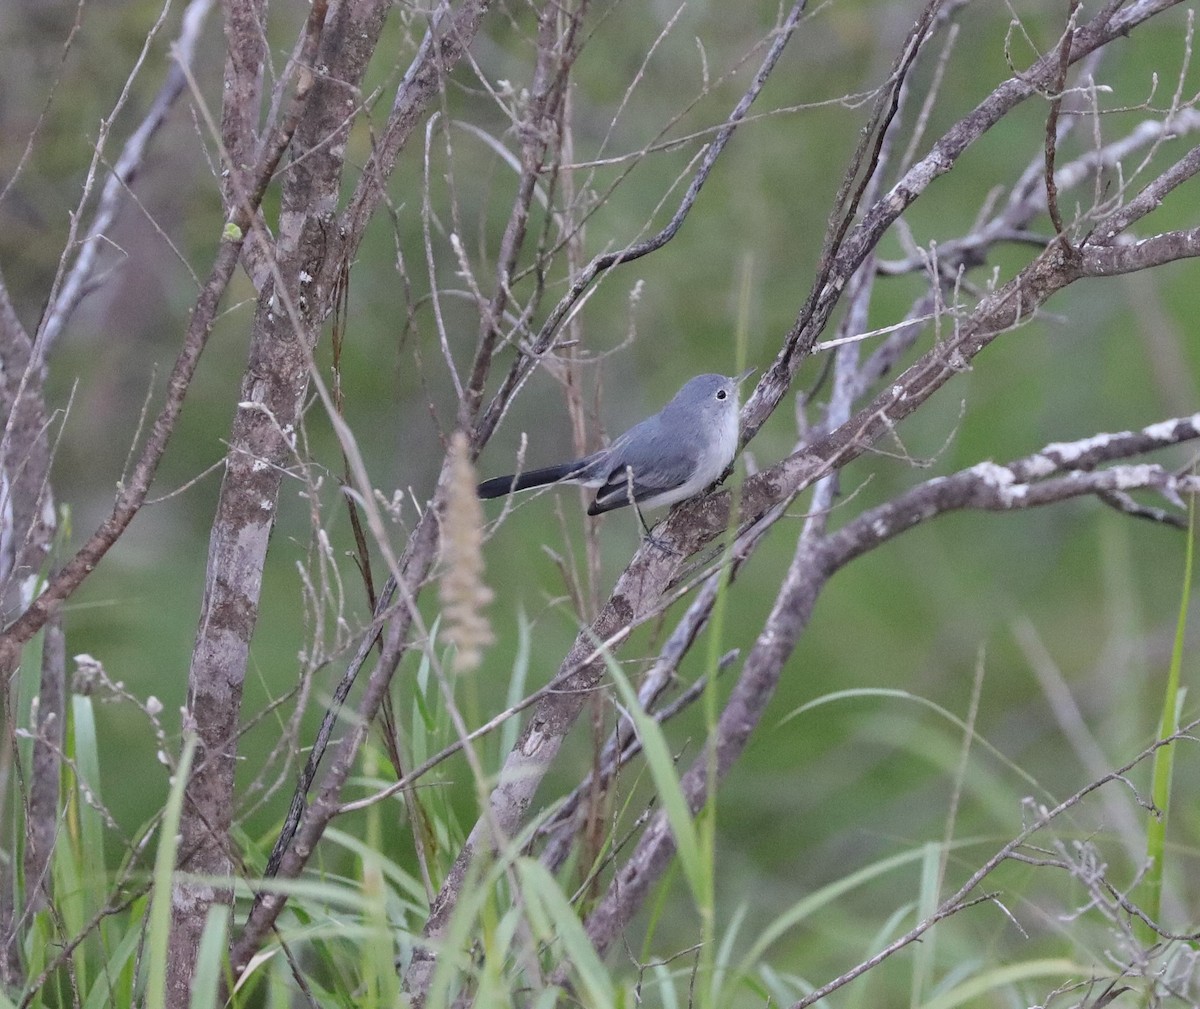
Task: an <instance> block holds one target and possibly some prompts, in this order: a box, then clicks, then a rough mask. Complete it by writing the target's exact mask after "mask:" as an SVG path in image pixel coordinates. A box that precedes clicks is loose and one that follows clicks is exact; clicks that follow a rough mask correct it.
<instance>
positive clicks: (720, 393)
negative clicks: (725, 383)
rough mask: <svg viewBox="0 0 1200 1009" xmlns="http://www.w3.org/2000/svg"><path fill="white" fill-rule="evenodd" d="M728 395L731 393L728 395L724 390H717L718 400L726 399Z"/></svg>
mask: <svg viewBox="0 0 1200 1009" xmlns="http://www.w3.org/2000/svg"><path fill="white" fill-rule="evenodd" d="M728 395H729V393H727V392H726V391H725V390H724V389H718V390H717V399H725V398H726V397H727V396H728Z"/></svg>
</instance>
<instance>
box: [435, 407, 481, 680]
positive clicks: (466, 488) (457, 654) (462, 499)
mask: <svg viewBox="0 0 1200 1009" xmlns="http://www.w3.org/2000/svg"><path fill="white" fill-rule="evenodd" d="M475 482H476V480H475V467H474V466H472V465H471V455H470V447H469V445H468V443H467V436H466V435H465V434H464V433H463V432H462V431H455V432H454V436H453V437H452V438H451V439H450V480H449V484H448V486H447V488H446V510H445V512H444V514H443V516H442V577H441V586H440V592H439V595H440V598H441V601H442V628H443V629H442V635H443V637H444V638H445V640H446V641H448V642H450V643H451V644H452V645H454V649H455V651H454V668H455V669H456V670H458V671H459V672H469V671H471V670H474V669H477V668H478V667H479V663H480V661H481V660H482V658H483V649H484V648H485V647H486V646H487V645H490V644H491V643H492V641H493V640H494V638H493V637H492V628H491V625H490V624H489V623H488V619H487V615H486V614H485V613H484V609H485V608H486V607H487V605H488V603H490V602H491V601H492V590H491V589H489V588H488V587H487V585H485V584H484V581H483V549H482V548H483V506H482V505H480V503H479V497H478V496H477V495H476V493H475Z"/></svg>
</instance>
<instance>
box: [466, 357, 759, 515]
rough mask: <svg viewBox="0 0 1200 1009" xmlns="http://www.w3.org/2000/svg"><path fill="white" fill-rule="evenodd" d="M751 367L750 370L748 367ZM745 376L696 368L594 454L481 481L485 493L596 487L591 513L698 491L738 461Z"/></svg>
mask: <svg viewBox="0 0 1200 1009" xmlns="http://www.w3.org/2000/svg"><path fill="white" fill-rule="evenodd" d="M747 374H749V372H747ZM743 378H745V376H744V375H743V376H739V377H738V378H729V377H728V376H725V375H697V376H696V377H695V378H693V379H692V380H691V381H690V382H688V383H687V384H686V385H685V386H684V387H683V388H682V389H680V390H679V392H677V393H676V394H675V398H674V399H672V400H671V402H670V403H668V404H667V405H666V406H665V407H663V408H662V410H661V411H659V412H658V413H656V414H654V415H653V416H652V417H647V418H646V419H645V420H643V421H642V422H641V423H639V424H635V425H634V426H633V427H631V428H630V429H629V430H628V431H626V432H625V433H624V434H623V435H621V437H619V438H618V439H617V440H616V441H614V442H613V443H612V444H611V445H610V446H609V447H608V448H606V449H601V450H600V451H599V452H595V453H593V454H592V455H589V456H584V457H583V458H582V459H575V460H573V461H571V462H565V463H560V464H558V465H557V466H546V467H544V468H542V469H535V470H530V471H529V472H526V473H519V474H515V475H510V476H502V477H495V478H493V479H491V480H485V481H484V482H483V483H481V484H480V485H479V496H480V497H482V498H494V497H502V496H504V495H505V494H511V493H513V492H515V491H522V490H527V489H528V488H530V487H542V486H544V485H546V484H551V483H575V484H582V485H583V486H585V487H595V488H597V490H596V497H595V499H594V500H593V501H592V503H591V505H590V506H589V507H588V514H589V515H599V514H600V513H601V512H606V511H611V510H612V509H613V508H620V507H622V506H624V505H627V504H631V503H636V504H638V505H640V506H643V507H646V508H658V507H665V506H667V505H672V504H675V503H676V502H677V501H683V500H686V499H687V498H690V497H693V496H694V495H696V494H699V493H700V492H701V491H702V490H704V489H705V488H706V487H707V486H708V485H709V484H711V483H712V482H713V481H714V480H716V479H717V477H719V476H720V475H721V474H722V473H723V472H724V470H725V467H726V466H728V465H729V464H730V463H731V462H733V457H734V455H735V454H736V452H737V442H738V427H737V420H738V397H737V389H738V383H739V382H740V381H742V379H743Z"/></svg>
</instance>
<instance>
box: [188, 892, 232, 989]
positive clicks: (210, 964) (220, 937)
mask: <svg viewBox="0 0 1200 1009" xmlns="http://www.w3.org/2000/svg"><path fill="white" fill-rule="evenodd" d="M228 932H229V908H227V907H225V906H224V905H218V906H216V907H212V908H210V909H209V912H208V920H207V921H206V922H205V923H204V933H203V934H202V935H201V936H200V949H199V951H198V953H197V955H196V973H195V975H193V977H192V997H191V999H190V1000H189V1002H188V1004H189V1005H190V1006H191V1009H212V1007H213V1006H215V1005H216V1004H217V996H218V994H219V993H220V989H221V973H222V972H223V971H224V970H225V965H226V960H225V943H226V941H227V937H228Z"/></svg>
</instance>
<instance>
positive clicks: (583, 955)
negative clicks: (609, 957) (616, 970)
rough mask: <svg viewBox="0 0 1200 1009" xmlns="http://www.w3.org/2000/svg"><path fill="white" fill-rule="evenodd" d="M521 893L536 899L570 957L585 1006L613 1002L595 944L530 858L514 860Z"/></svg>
mask: <svg viewBox="0 0 1200 1009" xmlns="http://www.w3.org/2000/svg"><path fill="white" fill-rule="evenodd" d="M516 868H517V875H518V876H519V877H520V879H521V893H522V895H523V896H524V897H525V900H526V901H527V902H531V903H532V902H533V901H535V900H536V901H537V903H538V904H540V905H541V909H542V912H543V913H544V915H545V917H546V918H548V919H549V920H550V922H551V923H552V925H553V929H554V937H555V940H556V943H557V944H558V945H559V946H560V947H561V949H562V956H563V958H564V959H566V960H568V961H570V963H571V966H572V967H573V968H574V969H575V975H576V977H577V978H578V986H579V988H580V989H581V990H582V992H583V993H585V994H586V996H587V997H586V999H585V1000H584V1004H585V1005H588V1006H598V1007H599V1006H610V1005H612V1004H613V988H612V982H611V981H610V980H609V976H608V971H607V970H606V969H605V967H604V964H603V963H602V962H601V961H600V957H599V956H598V955H597V953H596V949H595V947H594V946H593V945H592V943H591V940H590V939H588V937H587V933H586V932H585V931H584V930H583V923H582V922H581V921H580V920H579V915H578V914H576V912H575V909H574V908H573V907H571V904H570V902H569V901H568V900H567V898H566V897H565V896H564V895H563V892H562V890H561V889H560V888H559V885H558V883H557V882H555V880H554V877H553V876H551V875H550V873H549V872H547V871H546V869H545V867H543V866H542V865H541V864H540V863H538V862H534V861H532V860H530V859H522V860H520V861H519V862H517V866H516Z"/></svg>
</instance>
